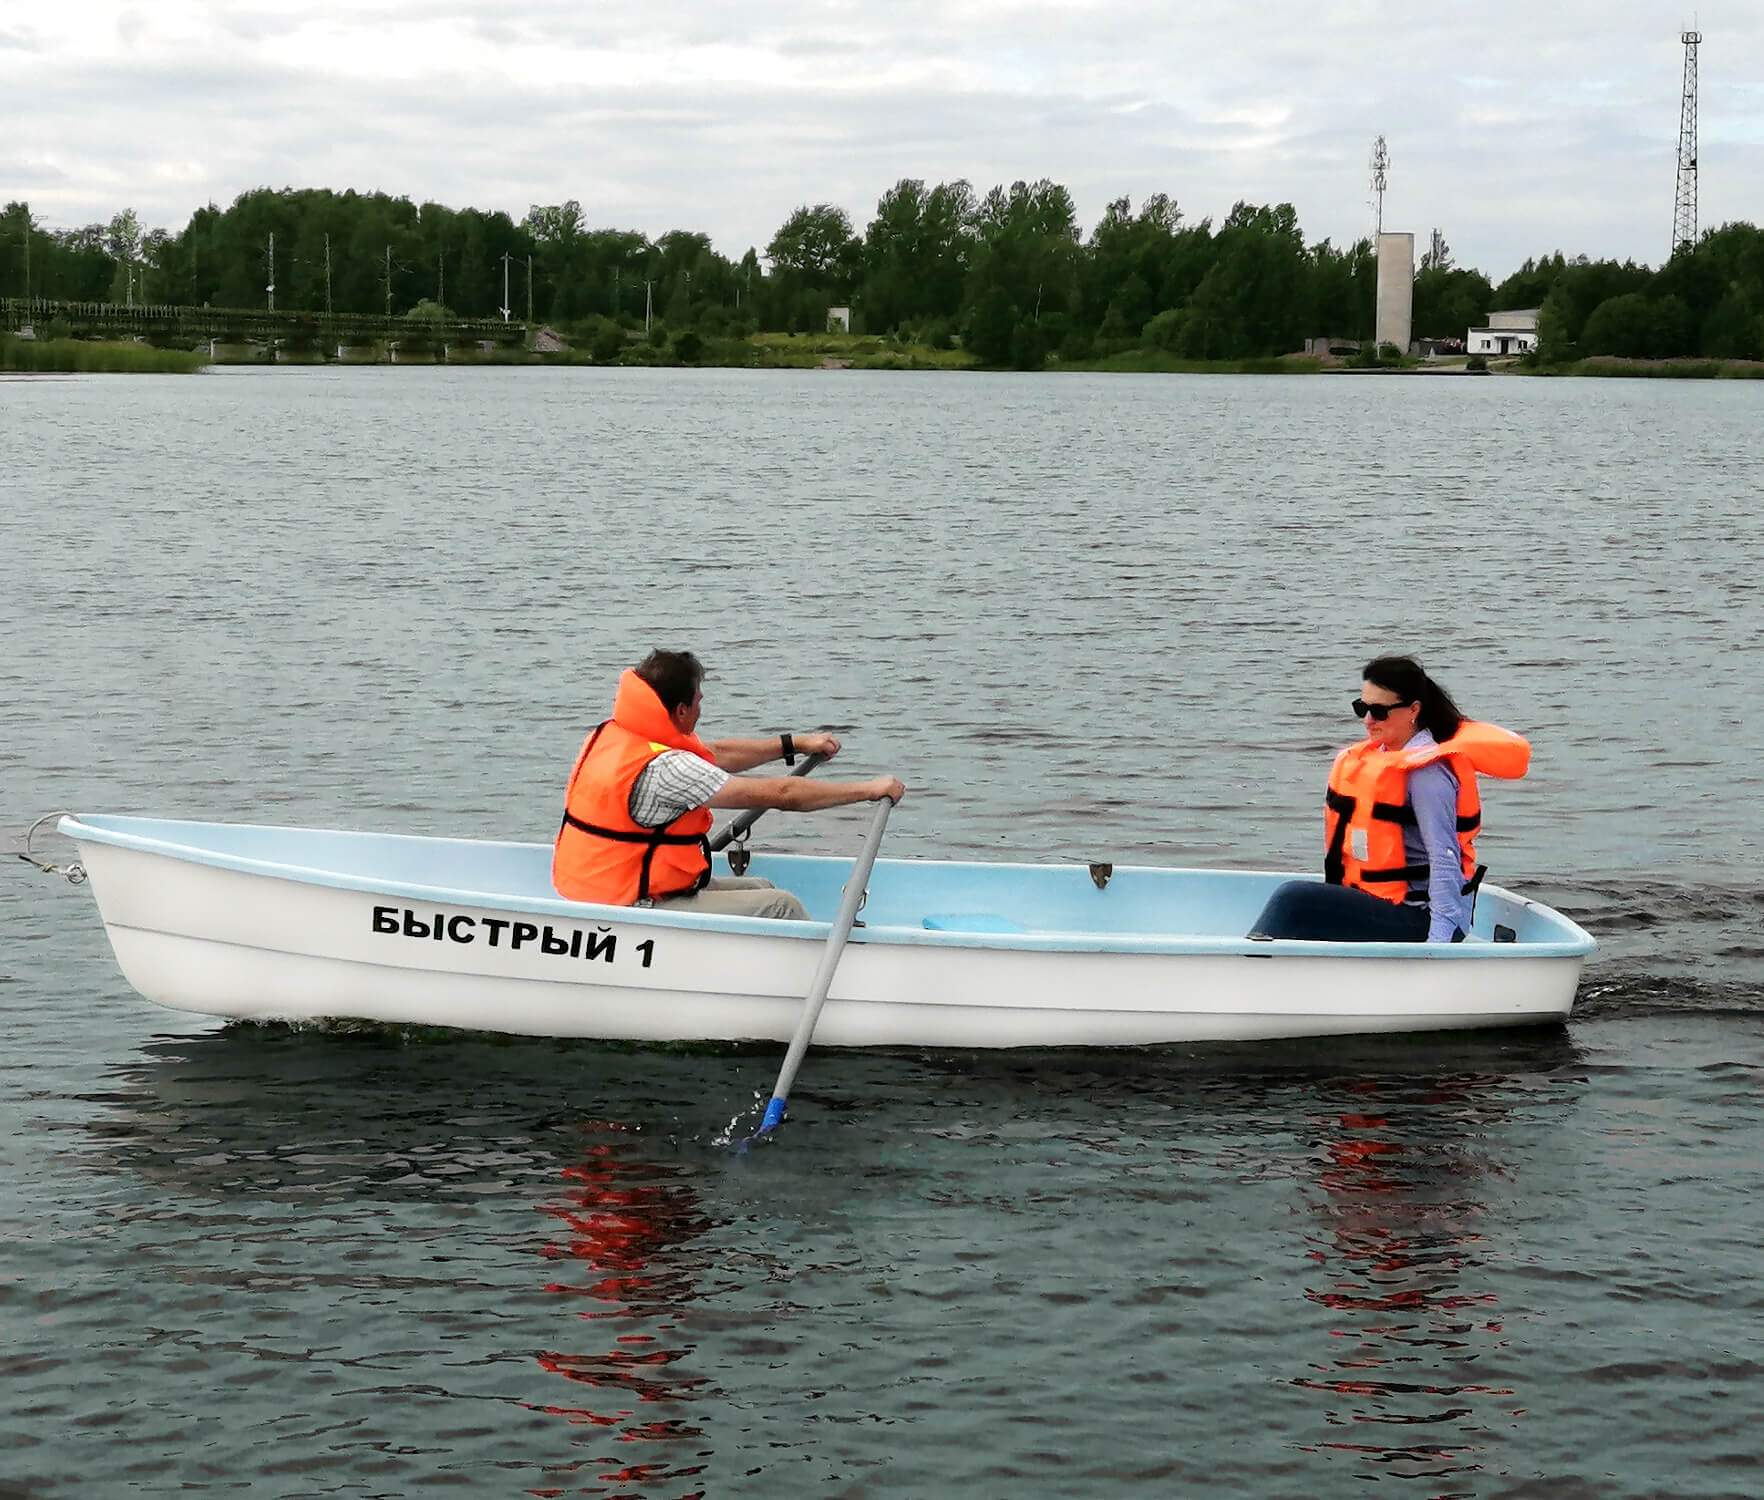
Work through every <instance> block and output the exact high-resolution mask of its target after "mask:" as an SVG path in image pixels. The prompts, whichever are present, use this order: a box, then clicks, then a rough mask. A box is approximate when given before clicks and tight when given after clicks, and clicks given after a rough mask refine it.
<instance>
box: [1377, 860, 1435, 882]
mask: <svg viewBox="0 0 1764 1500" xmlns="http://www.w3.org/2000/svg"><path fill="white" fill-rule="evenodd" d="M1432 872H1433V866H1432V865H1429V864H1419V865H1396V866H1393V867H1392V868H1391V869H1388V870H1361V871H1360V879H1361V880H1364V881H1367V882H1368V883H1372V882H1383V881H1387V880H1405V881H1408V882H1410V883H1411V884H1413V883H1414V882H1415V881H1417V880H1425V879H1427V877H1428V876H1429V875H1430V874H1432Z"/></svg>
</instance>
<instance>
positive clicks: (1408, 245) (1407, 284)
mask: <svg viewBox="0 0 1764 1500" xmlns="http://www.w3.org/2000/svg"><path fill="white" fill-rule="evenodd" d="M1377 249H1378V314H1377V317H1376V319H1375V320H1374V322H1373V328H1374V330H1375V331H1374V334H1373V337H1374V338H1375V339H1377V341H1378V343H1379V344H1380V345H1383V344H1395V345H1396V347H1397V349H1398V350H1399V351H1401V352H1402V353H1404V354H1407V353H1408V352H1409V335H1410V332H1411V325H1412V324H1413V321H1414V316H1415V236H1414V235H1412V234H1385V233H1384V232H1383V231H1382V230H1381V231H1379V235H1378V246H1377Z"/></svg>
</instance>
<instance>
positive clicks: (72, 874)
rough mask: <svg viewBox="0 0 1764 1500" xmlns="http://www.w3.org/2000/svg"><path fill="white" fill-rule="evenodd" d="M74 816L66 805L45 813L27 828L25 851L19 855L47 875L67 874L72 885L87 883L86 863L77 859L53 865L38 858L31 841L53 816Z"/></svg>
mask: <svg viewBox="0 0 1764 1500" xmlns="http://www.w3.org/2000/svg"><path fill="white" fill-rule="evenodd" d="M72 816H73V814H72V813H71V812H70V811H69V810H68V809H67V808H65V807H62V808H57V809H56V810H55V811H54V812H50V813H44V814H43V816H42V817H40V818H38V819H37V821H36V822H35V823H33V824H31V826H30V827H29V828H27V829H26V830H25V846H24V852H23V853H21V854H20V855H19V858H20V859H22V860H23V861H24V862H25V863H26V864H27V865H35V866H36V867H37V868H38V869H39V870H41V871H42V872H43V873H44V874H45V875H65V876H67V879H68V883H69V884H70V885H84V884H85V883H86V867H85V866H84V865H82V864H80V863H78V862H77V861H76V862H75V863H73V864H71V865H52V864H50V863H49V861H48V860H46V859H38V858H37V856H36V855H35V854H34V853H32V852H31V841H32V840H33V839H35V838H36V836H37V830H38V829H39V828H41V827H42V826H43V825H44V824H45V823H47V822H48V821H49V820H50V819H51V818H71V817H72Z"/></svg>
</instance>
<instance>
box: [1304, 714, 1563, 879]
mask: <svg viewBox="0 0 1764 1500" xmlns="http://www.w3.org/2000/svg"><path fill="white" fill-rule="evenodd" d="M1436 760H1443V761H1445V763H1446V764H1447V765H1449V766H1450V767H1451V769H1452V774H1453V775H1455V776H1456V777H1457V778H1458V856H1459V862H1460V864H1461V865H1462V871H1463V876H1464V881H1465V886H1464V889H1465V891H1466V892H1469V891H1471V890H1472V889H1474V887H1475V884H1476V882H1477V881H1478V880H1479V879H1480V874H1479V871H1478V869H1477V864H1476V831H1477V830H1478V829H1479V828H1480V827H1481V826H1482V799H1481V797H1480V796H1479V795H1478V794H1477V789H1476V777H1477V773H1478V772H1480V773H1481V774H1482V775H1484V776H1499V777H1503V778H1505V779H1508V780H1511V779H1514V778H1517V777H1520V776H1523V775H1524V774H1525V772H1526V768H1527V767H1528V766H1529V765H1530V764H1531V746H1530V744H1529V743H1528V742H1527V741H1525V740H1524V739H1521V738H1520V737H1519V736H1518V735H1516V734H1514V733H1512V732H1511V731H1510V730H1506V729H1502V728H1500V727H1498V726H1497V725H1494V724H1479V723H1478V722H1476V720H1474V719H1465V720H1464V721H1463V722H1462V723H1461V724H1460V725H1459V726H1458V732H1457V733H1456V734H1454V735H1453V736H1452V737H1451V738H1450V739H1449V740H1446V741H1444V742H1443V743H1441V744H1437V745H1426V746H1423V747H1420V748H1418V749H1415V750H1384V749H1381V748H1380V747H1379V746H1378V745H1376V744H1374V743H1373V742H1372V741H1371V740H1361V741H1360V742H1359V743H1358V744H1356V745H1349V746H1348V747H1347V749H1345V750H1343V751H1342V752H1341V753H1340V754H1339V755H1337V756H1336V757H1335V764H1334V766H1333V767H1331V768H1330V772H1329V790H1328V791H1327V792H1326V793H1325V794H1324V798H1323V807H1324V810H1323V832H1324V838H1325V841H1326V842H1325V846H1324V847H1325V851H1326V852H1325V853H1324V856H1323V878H1324V879H1325V880H1326V881H1328V882H1329V884H1331V885H1351V886H1357V887H1358V888H1359V889H1360V890H1362V891H1367V892H1369V893H1370V894H1372V895H1374V896H1379V897H1382V898H1383V899H1384V900H1386V901H1395V902H1398V903H1401V902H1403V901H1405V900H1407V899H1408V895H1409V887H1410V885H1411V883H1415V884H1424V883H1425V882H1426V880H1427V878H1428V876H1429V874H1430V873H1431V867H1430V866H1429V865H1428V864H1427V863H1425V862H1423V863H1420V864H1414V865H1412V864H1409V863H1408V855H1407V854H1406V852H1405V851H1404V848H1403V828H1404V826H1405V825H1412V824H1413V823H1414V821H1415V809H1414V808H1412V807H1411V806H1410V805H1409V789H1408V780H1409V773H1410V772H1411V771H1416V770H1419V769H1420V768H1421V767H1422V766H1426V765H1431V764H1432V763H1433V762H1434V761H1436Z"/></svg>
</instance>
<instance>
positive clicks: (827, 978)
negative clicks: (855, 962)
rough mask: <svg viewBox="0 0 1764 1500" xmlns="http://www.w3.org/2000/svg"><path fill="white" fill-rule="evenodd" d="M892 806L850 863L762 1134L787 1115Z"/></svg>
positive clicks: (882, 808) (881, 812)
mask: <svg viewBox="0 0 1764 1500" xmlns="http://www.w3.org/2000/svg"><path fill="white" fill-rule="evenodd" d="M893 810H894V803H893V801H892V800H891V799H890V798H887V797H884V798H883V799H882V800H881V801H880V802H878V803H877V804H876V816H875V818H874V820H873V821H872V822H871V824H870V833H869V837H868V838H866V839H865V840H864V847H863V851H862V852H861V853H860V854H859V855H858V857H857V860H856V862H855V863H854V864H853V865H852V867H851V878H850V879H849V880H848V881H847V882H846V884H845V895H844V897H843V898H842V899H841V900H840V903H839V914H838V915H837V916H835V917H834V918H833V925H832V927H830V928H829V929H828V931H827V946H826V947H825V948H823V949H822V950H821V962H820V966H819V967H818V968H817V969H816V970H815V982H814V983H813V984H812V985H810V986H809V992H808V998H807V999H806V1000H805V1001H804V1002H803V1007H802V1016H801V1019H799V1020H798V1021H797V1023H796V1035H794V1036H793V1037H791V1038H790V1050H789V1051H788V1052H786V1053H785V1054H784V1066H783V1067H782V1068H780V1069H779V1070H778V1082H777V1084H776V1086H775V1087H774V1088H773V1089H772V1102H771V1103H770V1104H768V1105H767V1106H766V1115H765V1118H764V1119H763V1120H762V1121H761V1122H760V1133H761V1134H763V1133H764V1132H766V1131H768V1130H770V1129H771V1128H772V1127H773V1126H774V1125H776V1124H777V1123H778V1122H779V1121H780V1120H782V1119H783V1118H784V1105H785V1102H786V1100H788V1099H789V1097H790V1085H791V1084H793V1083H794V1082H795V1081H796V1070H797V1069H798V1068H800V1067H801V1066H802V1059H803V1054H804V1053H806V1052H807V1051H808V1045H809V1038H810V1037H812V1036H813V1035H814V1034H815V1022H816V1021H818V1020H819V1019H820V1015H821V1006H822V1005H823V1004H825V1003H826V999H827V991H828V990H829V989H830V988H831V987H832V984H833V971H834V970H835V969H837V968H838V967H839V955H840V954H842V953H843V952H844V951H845V940H846V939H847V938H848V937H850V936H851V925H852V923H853V922H855V921H856V920H857V914H858V907H859V906H861V905H862V904H863V899H864V887H865V886H866V885H867V884H868V883H869V880H870V870H871V868H872V866H874V865H875V863H876V851H877V850H878V849H879V848H880V847H881V846H882V830H883V829H885V828H886V827H887V826H888V814H889V813H891V812H892V811H893Z"/></svg>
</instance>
